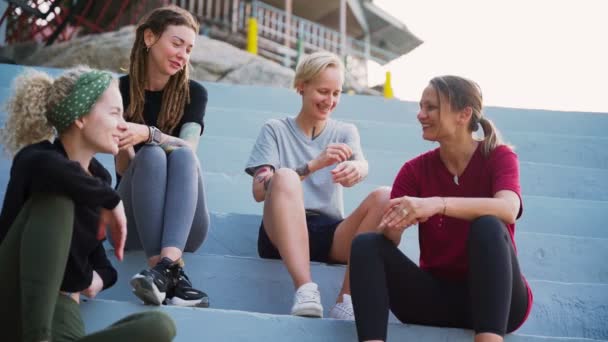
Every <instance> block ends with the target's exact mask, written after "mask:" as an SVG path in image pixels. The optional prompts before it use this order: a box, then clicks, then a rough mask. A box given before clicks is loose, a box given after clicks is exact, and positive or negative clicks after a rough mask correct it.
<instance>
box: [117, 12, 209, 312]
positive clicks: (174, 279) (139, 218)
mask: <svg viewBox="0 0 608 342" xmlns="http://www.w3.org/2000/svg"><path fill="white" fill-rule="evenodd" d="M198 30H199V25H198V23H197V22H196V20H195V19H194V18H193V17H192V15H191V14H190V13H189V12H187V11H186V10H184V9H181V8H179V7H176V6H168V7H161V8H158V9H156V10H153V11H152V12H151V13H149V14H148V15H147V16H145V17H144V18H143V19H142V20H141V23H140V24H139V26H138V27H137V31H136V36H135V42H134V44H133V48H132V50H131V61H130V66H129V74H128V75H126V76H123V77H121V78H120V91H121V93H122V96H123V104H124V107H125V118H126V120H127V121H128V129H127V130H126V131H125V132H124V133H123V134H122V135H121V138H120V148H121V152H120V153H119V154H118V156H117V158H116V170H117V178H118V179H119V180H120V183H119V185H118V192H119V193H120V195H121V197H122V198H123V199H124V201H125V209H126V212H127V217H128V218H129V226H128V229H129V231H130V232H131V233H130V234H129V239H128V241H127V244H126V248H127V250H131V249H143V250H144V252H145V253H146V257H147V260H148V266H149V268H147V269H145V270H143V271H141V272H140V273H138V274H136V275H134V276H133V278H132V279H131V285H132V286H133V292H134V294H135V295H136V296H137V297H139V298H140V299H141V300H142V301H143V302H144V303H146V304H153V305H160V304H162V303H165V304H172V305H181V306H199V307H207V306H209V299H208V297H207V294H205V293H204V292H203V291H200V290H197V289H195V288H193V286H192V283H191V282H190V280H189V279H188V276H186V274H185V273H184V269H183V262H182V254H183V253H184V252H194V251H196V250H197V249H198V248H199V247H200V246H201V244H202V243H203V241H204V239H205V236H206V234H207V230H208V226H209V212H208V210H207V206H206V203H205V202H206V200H205V189H204V184H203V179H202V174H201V170H200V167H199V161H198V158H197V157H196V149H197V147H198V143H199V139H200V136H201V134H202V133H203V116H204V114H205V107H206V105H207V91H206V90H205V88H203V86H202V85H200V84H199V83H197V82H195V81H193V80H190V79H189V71H188V70H189V69H188V61H189V58H190V53H191V52H192V49H193V46H194V43H195V39H196V35H197V34H198Z"/></svg>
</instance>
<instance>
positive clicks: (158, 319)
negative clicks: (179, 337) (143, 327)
mask: <svg viewBox="0 0 608 342" xmlns="http://www.w3.org/2000/svg"><path fill="white" fill-rule="evenodd" d="M146 315H147V316H148V319H147V321H148V325H149V327H150V329H151V330H155V331H154V333H153V334H151V335H152V336H154V338H155V341H172V340H173V338H174V337H175V335H176V330H177V329H176V327H175V323H174V322H173V319H172V318H171V317H170V316H169V315H167V314H166V313H164V312H161V311H149V312H147V313H146Z"/></svg>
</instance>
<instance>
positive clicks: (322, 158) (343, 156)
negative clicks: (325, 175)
mask: <svg viewBox="0 0 608 342" xmlns="http://www.w3.org/2000/svg"><path fill="white" fill-rule="evenodd" d="M352 155H353V150H352V149H351V148H350V146H348V145H347V144H344V143H336V144H329V145H327V147H326V148H325V150H324V151H323V152H321V154H319V155H318V156H317V157H316V158H315V159H314V162H315V164H316V166H317V167H316V168H315V170H319V169H322V168H324V167H327V166H331V165H334V164H337V163H342V162H345V161H347V160H348V159H349V158H350V157H351V156H352Z"/></svg>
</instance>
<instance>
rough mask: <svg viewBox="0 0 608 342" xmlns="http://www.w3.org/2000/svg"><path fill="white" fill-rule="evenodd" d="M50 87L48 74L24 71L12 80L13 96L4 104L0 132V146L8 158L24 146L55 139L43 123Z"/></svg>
mask: <svg viewBox="0 0 608 342" xmlns="http://www.w3.org/2000/svg"><path fill="white" fill-rule="evenodd" d="M53 83H54V82H53V78H51V77H50V76H49V75H48V74H46V73H44V72H40V71H36V70H28V71H26V72H25V73H24V74H22V75H20V76H18V77H17V78H16V79H15V81H14V83H13V89H14V94H13V96H11V98H10V99H9V101H8V103H7V104H6V111H7V113H8V117H7V119H6V123H5V124H4V127H2V128H1V129H0V143H2V145H3V149H4V152H5V153H7V154H8V155H10V156H11V157H12V156H13V155H15V153H17V152H18V151H19V150H20V149H21V148H22V147H24V146H26V145H29V144H32V143H35V142H38V141H41V140H44V139H51V138H53V136H54V135H55V130H54V128H53V127H52V126H51V124H50V123H49V122H48V120H47V119H46V112H47V108H48V99H49V98H50V97H51V89H52V87H53Z"/></svg>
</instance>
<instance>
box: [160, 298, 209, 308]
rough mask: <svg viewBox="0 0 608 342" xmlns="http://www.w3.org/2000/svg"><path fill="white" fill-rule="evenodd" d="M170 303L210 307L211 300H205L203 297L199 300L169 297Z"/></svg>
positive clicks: (168, 302) (168, 301)
mask: <svg viewBox="0 0 608 342" xmlns="http://www.w3.org/2000/svg"><path fill="white" fill-rule="evenodd" d="M167 304H168V305H175V306H183V307H197V308H208V307H209V301H203V300H202V299H197V300H185V299H181V298H178V297H173V298H167Z"/></svg>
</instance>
